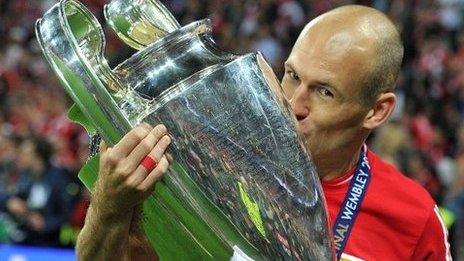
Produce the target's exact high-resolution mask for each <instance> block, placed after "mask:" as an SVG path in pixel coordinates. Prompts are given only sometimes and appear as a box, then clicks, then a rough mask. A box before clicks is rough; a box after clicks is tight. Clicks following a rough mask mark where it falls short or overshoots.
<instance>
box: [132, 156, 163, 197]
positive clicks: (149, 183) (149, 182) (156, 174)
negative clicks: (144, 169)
mask: <svg viewBox="0 0 464 261" xmlns="http://www.w3.org/2000/svg"><path fill="white" fill-rule="evenodd" d="M168 167H169V162H168V160H167V159H166V157H165V156H163V157H162V158H161V160H160V161H159V162H158V165H157V166H156V168H155V169H153V170H152V171H151V172H150V173H149V174H148V175H147V176H146V178H145V179H144V180H143V181H142V184H140V186H139V188H140V190H142V191H147V192H151V189H152V188H153V186H154V185H155V183H156V182H157V181H158V180H160V179H161V178H162V177H163V175H164V173H166V171H167V170H168Z"/></svg>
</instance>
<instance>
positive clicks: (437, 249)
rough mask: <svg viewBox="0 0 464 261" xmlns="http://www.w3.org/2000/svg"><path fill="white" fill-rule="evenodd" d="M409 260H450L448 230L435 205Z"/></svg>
mask: <svg viewBox="0 0 464 261" xmlns="http://www.w3.org/2000/svg"><path fill="white" fill-rule="evenodd" d="M411 260H444V261H448V260H452V259H451V253H450V245H449V243H448V231H447V229H446V226H445V223H444V222H443V220H442V218H441V216H440V212H439V210H438V207H437V206H436V205H435V207H434V208H433V209H432V210H431V211H430V215H429V218H428V220H427V223H426V224H425V227H424V230H423V232H422V235H421V237H420V238H419V241H418V242H417V245H416V248H415V250H414V253H413V255H412V258H411Z"/></svg>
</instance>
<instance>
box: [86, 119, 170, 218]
mask: <svg viewBox="0 0 464 261" xmlns="http://www.w3.org/2000/svg"><path fill="white" fill-rule="evenodd" d="M170 143H171V138H170V137H169V136H168V135H167V130H166V127H165V126H164V125H158V126H156V127H155V128H152V127H151V126H150V125H149V124H146V123H143V124H141V125H139V126H137V127H135V128H134V129H132V130H131V131H130V132H129V133H128V134H126V135H125V136H124V137H123V138H122V139H121V141H120V142H119V143H118V144H117V145H116V146H114V147H113V148H109V147H107V146H106V145H105V144H102V146H101V149H100V173H99V177H98V181H97V183H96V185H95V191H94V195H93V197H94V200H95V201H97V202H94V203H96V205H97V206H94V207H98V208H99V211H101V212H100V213H101V214H104V215H105V214H106V215H109V216H111V217H117V216H118V215H124V213H126V212H127V211H129V210H131V209H133V208H134V207H135V206H137V205H139V204H141V203H142V202H143V200H145V199H146V198H147V197H148V196H149V195H150V194H151V193H152V192H153V189H154V184H155V183H156V181H158V180H159V179H160V178H161V177H162V176H163V175H164V173H165V172H166V171H167V169H168V167H169V162H168V160H167V159H166V156H165V155H164V152H165V150H166V148H167V147H168V145H169V144H170ZM147 155H150V157H151V158H153V159H154V160H155V161H156V162H157V166H156V168H154V169H153V170H152V171H151V172H148V171H147V169H145V167H144V166H142V165H141V164H140V162H141V161H142V159H143V158H144V157H145V156H147Z"/></svg>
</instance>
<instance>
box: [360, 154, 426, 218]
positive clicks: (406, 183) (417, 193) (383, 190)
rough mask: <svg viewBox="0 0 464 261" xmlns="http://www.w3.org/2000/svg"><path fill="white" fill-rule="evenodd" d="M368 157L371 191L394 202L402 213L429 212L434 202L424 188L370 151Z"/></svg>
mask: <svg viewBox="0 0 464 261" xmlns="http://www.w3.org/2000/svg"><path fill="white" fill-rule="evenodd" d="M368 157H369V160H370V162H371V167H372V183H373V187H374V189H373V191H372V192H374V193H379V195H378V196H379V199H381V200H382V201H383V202H385V203H393V202H394V204H395V205H397V206H398V207H399V208H402V210H401V211H402V212H403V213H404V214H406V213H408V212H410V213H411V214H414V213H415V214H416V215H417V214H418V213H419V212H421V213H423V215H424V217H425V216H428V215H429V214H430V212H431V211H432V210H433V208H434V206H435V202H434V200H433V199H432V197H431V196H430V194H429V193H428V192H427V190H426V189H425V188H423V187H422V186H421V185H420V184H419V183H417V182H415V181H414V180H412V179H410V178H409V177H407V176H405V175H404V174H403V173H401V172H400V171H399V170H398V169H397V168H396V167H394V166H393V165H391V164H390V163H388V162H386V161H384V160H382V159H381V158H380V157H379V156H377V155H376V154H375V153H373V152H372V151H369V154H368ZM405 209H409V210H410V211H407V210H405Z"/></svg>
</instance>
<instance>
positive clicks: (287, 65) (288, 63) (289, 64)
mask: <svg viewBox="0 0 464 261" xmlns="http://www.w3.org/2000/svg"><path fill="white" fill-rule="evenodd" d="M284 66H285V67H287V68H289V69H290V70H292V71H295V69H294V68H293V65H292V64H291V63H290V62H288V61H287V62H285V63H284Z"/></svg>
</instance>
